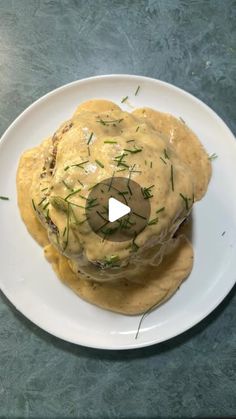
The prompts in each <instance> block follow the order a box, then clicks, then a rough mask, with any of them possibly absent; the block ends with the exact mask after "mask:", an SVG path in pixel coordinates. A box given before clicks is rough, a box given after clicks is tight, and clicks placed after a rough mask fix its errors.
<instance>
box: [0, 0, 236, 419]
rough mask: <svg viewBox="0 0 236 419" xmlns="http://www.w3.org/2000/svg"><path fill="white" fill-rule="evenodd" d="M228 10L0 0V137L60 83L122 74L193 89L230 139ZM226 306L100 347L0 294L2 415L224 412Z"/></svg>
mask: <svg viewBox="0 0 236 419" xmlns="http://www.w3.org/2000/svg"><path fill="white" fill-rule="evenodd" d="M235 15H236V2H235V1H231V0H225V1H223V0H222V1H219V0H218V1H214V0H212V1H207V0H205V1H187V0H186V1H183V0H173V1H170V0H167V1H164V0H163V1H155V0H150V1H144V0H142V1H118V0H113V1H109V0H106V1H105V0H104V1H76V0H67V1H49V0H47V1H46V0H45V1H39V0H35V1H33V0H31V1H27V0H23V1H21V0H15V1H14V0H12V1H10V0H0V131H1V133H3V132H4V130H5V129H6V128H7V127H8V125H9V124H10V123H11V122H12V121H13V120H14V118H15V117H16V116H17V115H18V114H19V113H20V112H21V111H23V110H24V108H25V107H26V106H28V105H30V104H31V103H32V102H33V101H34V100H36V99H37V98H39V97H40V96H41V95H43V94H45V93H47V92H48V91H50V90H51V89H54V88H55V87H58V86H60V85H62V84H64V83H67V82H70V81H73V80H76V79H80V78H83V77H87V76H91V75H98V74H106V73H107V74H108V73H131V74H140V75H146V76H151V77H155V78H159V79H162V80H165V81H168V82H171V83H173V84H175V85H177V86H180V87H182V88H184V89H186V90H187V91H189V92H191V93H193V94H194V95H196V96H197V97H199V98H200V99H202V100H203V101H205V102H206V103H207V104H209V105H210V106H211V107H212V108H213V109H214V110H215V111H216V112H218V113H219V115H220V116H221V117H222V118H223V119H224V120H225V121H226V123H227V124H228V125H229V126H230V128H231V129H232V130H233V131H234V133H235V132H236V124H235V120H234V118H235V105H236V100H235V99H236V93H235V79H236V61H235V60H236V46H235V43H236V42H235V41H236V35H235V17H236V16H235ZM2 245H3V243H2V242H1V239H0V246H2ZM9 257H10V256H9ZM0 275H1V274H0ZM235 303H236V296H235V291H232V292H231V293H230V295H229V296H228V297H227V298H226V299H225V301H224V302H223V303H222V304H221V305H220V307H218V308H217V310H215V312H214V313H212V314H211V315H210V316H209V317H208V318H207V319H205V320H204V321H203V322H201V324H199V325H197V326H196V327H194V328H193V329H192V330H190V331H188V332H186V333H185V334H183V335H181V336H179V337H177V338H175V339H172V340H170V341H168V342H166V343H163V344H160V345H157V346H153V347H151V348H146V349H142V350H136V351H128V352H111V351H107V352H106V351H100V350H92V349H87V348H83V347H79V346H73V345H71V344H69V343H66V342H62V341H60V340H58V339H56V338H54V337H52V336H50V335H48V334H47V333H45V332H43V331H42V330H40V329H39V328H38V327H36V326H34V325H33V324H32V323H30V322H29V321H28V320H27V319H25V318H24V317H23V316H22V315H21V314H19V313H17V311H16V310H15V309H14V308H13V307H12V305H11V304H10V303H9V302H7V300H6V298H5V297H4V296H1V300H0V417H3V418H20V417H22V418H26V417H32V418H44V417H48V418H67V417H68V418H72V417H79V418H104V419H106V418H157V417H158V418H162V417H186V418H190V417H196V416H198V417H199V416H200V417H206V416H207V417H214V418H216V417H222V416H225V417H227V416H228V417H229V416H233V415H234V414H236V398H235V397H236V396H235V394H236V385H235V368H236V331H235V321H236V310H235Z"/></svg>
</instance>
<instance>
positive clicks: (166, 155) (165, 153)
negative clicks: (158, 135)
mask: <svg viewBox="0 0 236 419" xmlns="http://www.w3.org/2000/svg"><path fill="white" fill-rule="evenodd" d="M164 156H165V159H169V156H168V154H167V151H166V148H164Z"/></svg>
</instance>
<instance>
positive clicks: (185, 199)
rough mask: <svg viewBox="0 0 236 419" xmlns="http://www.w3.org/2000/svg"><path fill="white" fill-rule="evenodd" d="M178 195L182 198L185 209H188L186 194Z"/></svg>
mask: <svg viewBox="0 0 236 419" xmlns="http://www.w3.org/2000/svg"><path fill="white" fill-rule="evenodd" d="M180 196H181V198H182V199H183V200H184V202H185V207H186V210H187V211H188V210H189V205H188V198H187V197H186V196H184V195H183V194H182V193H180Z"/></svg>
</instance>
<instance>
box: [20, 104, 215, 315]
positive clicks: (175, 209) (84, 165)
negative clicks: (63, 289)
mask: <svg viewBox="0 0 236 419" xmlns="http://www.w3.org/2000/svg"><path fill="white" fill-rule="evenodd" d="M125 150H127V151H125ZM137 150H138V151H137ZM123 154H125V156H124V157H123V158H122V159H121V164H118V163H117V162H119V159H120V156H122V155H123ZM117 156H118V158H117ZM122 163H123V164H122ZM130 167H131V168H133V167H135V169H136V170H135V171H134V173H133V172H132V176H133V177H132V179H133V180H135V181H136V182H138V183H139V184H140V185H142V186H144V187H147V188H148V187H149V186H151V185H154V186H153V187H152V188H151V192H152V197H151V200H150V202H151V216H150V219H151V220H154V221H155V220H156V221H155V222H154V223H153V224H151V225H149V226H147V227H146V228H145V229H144V230H143V231H142V232H141V233H140V234H139V235H138V236H137V237H136V238H135V246H136V248H135V250H134V248H133V246H132V245H133V243H132V241H131V242H119V243H116V242H114V243H113V242H112V241H106V240H102V239H101V238H100V237H99V236H98V235H96V234H95V233H94V232H93V231H92V230H91V228H90V226H89V224H88V223H87V221H86V220H85V221H83V220H84V209H83V208H84V202H85V199H86V198H87V196H88V194H89V190H90V189H91V187H93V186H94V185H95V184H96V183H98V182H99V181H101V180H103V179H105V178H109V177H111V176H112V175H113V174H114V173H115V176H122V177H127V176H128V175H129V170H130ZM123 169H124V170H123ZM210 176H211V164H210V161H209V159H208V156H207V153H206V152H205V150H204V149H203V147H202V145H201V143H200V141H199V140H198V138H197V137H196V135H195V134H194V133H193V132H192V131H191V130H190V129H189V128H188V127H187V126H186V124H184V123H183V122H181V121H179V120H178V119H176V118H174V117H173V116H171V115H168V114H164V113H160V112H157V111H154V110H151V109H138V110H135V111H134V112H132V113H127V112H123V111H122V110H121V109H120V108H119V107H118V106H117V105H115V104H114V103H112V102H109V101H105V100H104V101H102V100H91V101H88V102H85V103H83V104H82V105H80V106H79V107H78V109H77V110H76V112H75V114H74V115H73V117H72V119H71V120H69V121H66V122H65V123H64V124H62V126H61V127H60V128H59V129H58V130H57V131H56V133H55V134H54V135H53V137H52V138H49V139H47V140H45V141H44V142H43V143H42V144H41V145H39V146H38V147H35V148H33V149H32V150H29V151H26V152H25V153H24V154H23V156H22V157H21V160H20V163H19V167H18V172H17V190H18V204H19V209H20V212H21V216H22V219H23V221H24V223H25V224H26V226H27V228H28V231H29V232H30V234H31V235H32V236H33V237H34V238H35V239H36V240H37V241H38V243H39V244H40V245H41V246H43V247H44V250H45V256H46V258H47V259H48V260H49V262H50V263H51V264H52V266H53V268H54V270H55V272H56V273H57V275H58V276H59V278H61V279H62V281H63V282H64V283H65V284H67V285H68V286H70V287H71V288H72V289H73V290H74V291H75V292H76V293H77V294H78V295H79V296H80V297H82V298H83V299H85V300H87V301H89V302H91V303H93V304H96V305H98V306H100V307H103V308H105V309H109V310H113V311H116V312H121V313H124V314H138V313H142V312H144V311H145V310H146V309H148V308H149V307H150V306H152V305H154V304H158V303H161V302H163V301H164V300H166V299H167V298H169V297H170V296H171V295H172V294H173V293H174V292H175V291H176V289H177V288H178V287H179V285H180V284H181V282H182V281H183V280H184V279H185V278H186V277H187V276H188V274H189V273H190V271H191V269H192V263H193V251H192V246H191V244H190V243H189V242H188V240H187V238H186V237H185V236H184V235H179V236H178V235H177V238H173V235H174V234H175V236H176V232H177V230H178V227H179V226H180V224H181V223H182V222H183V221H184V220H185V219H186V217H187V216H188V215H189V213H190V211H191V208H192V205H193V204H194V202H195V201H196V200H198V199H201V198H202V197H203V195H204V193H205V192H206V190H207V186H208V182H209V179H210ZM77 191H78V192H77ZM69 194H71V197H70V202H71V205H70V206H71V207H72V211H71V212H69V217H68V212H67V210H68V201H67V200H66V199H67V197H68V195H69ZM72 199H73V201H72ZM163 208H164V209H163ZM160 209H163V210H162V211H160V212H159V210H160ZM78 220H79V223H78ZM80 220H82V223H81V224H80ZM78 225H79V227H78ZM114 255H115V257H116V258H118V260H119V266H116V267H113V266H112V264H109V265H108V266H106V268H104V267H103V269H101V268H99V267H98V263H100V264H101V263H103V261H104V260H106V261H107V260H112V257H113V256H114ZM109 258H110V259H109Z"/></svg>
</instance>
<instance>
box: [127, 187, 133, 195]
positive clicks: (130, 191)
mask: <svg viewBox="0 0 236 419" xmlns="http://www.w3.org/2000/svg"><path fill="white" fill-rule="evenodd" d="M127 188H128V189H129V193H130V195H133V192H132V190H131V188H130V186H129V185H127Z"/></svg>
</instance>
